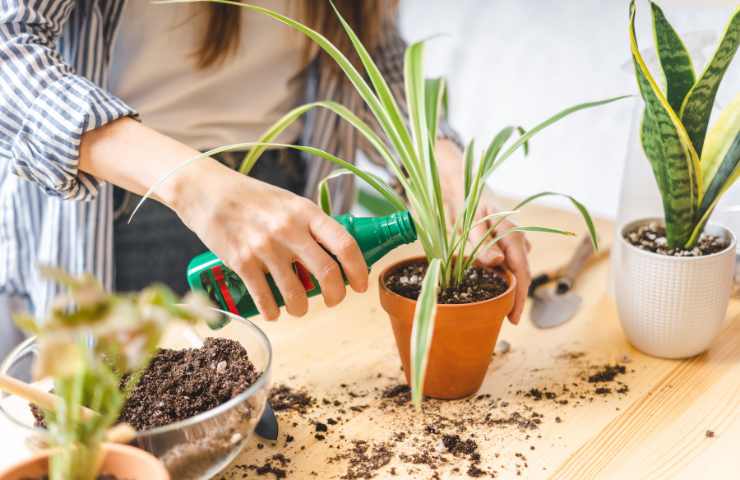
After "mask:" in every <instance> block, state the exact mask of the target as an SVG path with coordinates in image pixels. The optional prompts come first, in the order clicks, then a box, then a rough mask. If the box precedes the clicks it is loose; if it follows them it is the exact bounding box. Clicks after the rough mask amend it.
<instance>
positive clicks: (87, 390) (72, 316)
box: [15, 268, 214, 480]
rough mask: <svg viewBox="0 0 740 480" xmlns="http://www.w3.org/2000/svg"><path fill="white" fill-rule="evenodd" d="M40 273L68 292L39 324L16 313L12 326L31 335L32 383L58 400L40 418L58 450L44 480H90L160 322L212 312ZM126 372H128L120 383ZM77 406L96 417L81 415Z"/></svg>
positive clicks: (159, 295) (162, 295) (193, 303)
mask: <svg viewBox="0 0 740 480" xmlns="http://www.w3.org/2000/svg"><path fill="white" fill-rule="evenodd" d="M42 274H44V275H45V276H46V277H48V278H50V279H51V280H54V281H56V282H58V283H60V284H62V285H64V286H65V287H66V288H67V291H68V292H67V294H65V295H63V296H60V297H59V298H57V300H56V301H55V303H54V307H53V308H52V310H51V312H50V314H49V316H48V318H46V319H45V320H44V321H42V322H38V321H36V319H35V318H34V317H33V316H31V315H28V314H20V315H17V316H16V317H15V321H16V323H17V324H18V326H19V327H20V328H22V329H23V330H24V331H26V332H27V333H29V334H32V335H36V336H37V340H38V357H37V358H36V360H35V362H34V369H33V374H34V378H36V379H44V378H53V379H54V391H55V393H56V394H57V395H58V396H59V398H60V401H59V402H58V405H56V406H55V409H54V410H53V411H47V412H44V416H45V419H46V423H47V427H48V432H49V439H50V444H51V446H52V447H56V449H55V451H56V453H55V454H54V455H52V457H51V460H50V463H49V478H50V479H51V480H69V479H74V480H94V479H95V478H96V477H97V474H98V468H99V467H100V464H101V462H102V454H101V453H102V452H101V444H102V442H103V441H104V440H105V438H106V434H107V432H108V431H109V429H110V428H111V427H112V426H113V424H114V423H115V422H116V420H117V419H118V415H119V413H120V411H121V408H122V407H123V404H124V400H125V398H126V392H127V391H128V389H130V388H132V387H133V386H134V385H135V384H136V382H137V381H138V378H139V376H140V373H141V372H143V370H144V368H145V367H146V365H147V363H148V361H149V359H150V358H151V356H152V355H153V354H154V352H155V350H156V348H157V346H158V344H159V340H160V337H161V335H162V333H163V331H164V328H165V326H166V324H167V323H168V322H170V321H174V320H179V321H185V322H189V323H193V322H195V321H196V320H197V319H204V318H205V319H211V318H212V317H213V315H214V313H212V312H213V311H212V310H210V309H209V308H207V307H208V301H207V300H205V297H201V296H196V295H192V296H190V297H189V298H188V299H187V300H186V304H185V305H177V298H176V297H175V295H174V294H173V293H172V292H171V291H170V290H169V289H168V288H166V287H164V286H156V285H155V286H152V287H149V288H146V289H144V290H143V291H141V292H140V293H139V294H136V295H126V296H123V295H114V294H110V293H107V292H106V291H105V290H104V289H103V286H102V285H101V284H100V282H98V281H97V280H96V279H95V278H94V277H92V276H90V275H85V276H83V277H80V278H75V277H72V276H69V275H67V274H66V273H64V272H62V271H60V270H56V269H51V268H42ZM126 372H129V373H130V372H134V373H130V374H129V375H128V377H124V376H123V375H124V374H125V373H126ZM137 372H138V374H137ZM124 378H126V381H124ZM122 384H125V386H124V388H123V389H122V388H121V386H122ZM83 406H84V407H88V408H90V409H91V410H93V411H94V412H96V413H97V414H96V415H94V416H91V417H83V415H81V412H82V407H83ZM119 428H120V427H119ZM124 428H125V427H124ZM129 430H131V431H133V430H132V429H130V428H129Z"/></svg>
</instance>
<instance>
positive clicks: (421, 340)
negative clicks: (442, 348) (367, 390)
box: [409, 258, 441, 408]
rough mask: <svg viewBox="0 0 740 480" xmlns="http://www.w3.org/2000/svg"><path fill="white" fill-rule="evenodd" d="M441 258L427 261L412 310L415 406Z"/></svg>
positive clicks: (431, 328)
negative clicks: (425, 271)
mask: <svg viewBox="0 0 740 480" xmlns="http://www.w3.org/2000/svg"><path fill="white" fill-rule="evenodd" d="M440 267H441V260H440V259H438V258H434V259H432V260H431V261H430V262H429V267H428V268H427V273H426V275H425V276H424V280H423V281H422V282H421V292H420V293H419V298H418V300H417V302H416V309H415V310H414V323H413V326H412V327H411V372H410V375H409V376H410V378H411V399H412V400H413V402H414V405H416V407H417V408H419V407H421V400H422V394H423V391H424V379H425V377H426V371H427V363H428V362H429V349H430V348H431V346H432V337H433V335H434V320H435V317H436V313H437V292H438V289H439V273H440Z"/></svg>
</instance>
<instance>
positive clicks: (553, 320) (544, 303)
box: [529, 286, 581, 328]
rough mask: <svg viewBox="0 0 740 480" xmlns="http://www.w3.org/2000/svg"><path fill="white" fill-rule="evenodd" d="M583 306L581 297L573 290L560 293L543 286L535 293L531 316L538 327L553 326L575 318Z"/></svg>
mask: <svg viewBox="0 0 740 480" xmlns="http://www.w3.org/2000/svg"><path fill="white" fill-rule="evenodd" d="M580 306H581V297H579V296H578V295H577V294H575V293H573V292H566V293H562V294H559V293H557V292H556V291H555V289H553V288H550V287H545V286H542V287H540V288H538V289H537V290H536V291H535V293H534V302H533V305H532V310H531V311H530V314H529V318H530V319H531V320H532V323H533V324H534V326H535V327H537V328H553V327H557V326H560V325H562V324H564V323H565V322H567V321H568V320H570V319H571V318H573V316H574V315H575V314H576V313H577V312H578V309H579V308H580Z"/></svg>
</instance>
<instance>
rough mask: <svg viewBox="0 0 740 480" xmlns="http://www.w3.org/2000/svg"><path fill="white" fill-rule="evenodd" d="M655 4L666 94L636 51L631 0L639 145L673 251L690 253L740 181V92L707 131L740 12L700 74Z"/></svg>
mask: <svg viewBox="0 0 740 480" xmlns="http://www.w3.org/2000/svg"><path fill="white" fill-rule="evenodd" d="M650 5H651V8H652V20H653V32H654V37H655V46H656V50H657V53H658V59H659V61H660V66H661V70H662V73H663V77H664V88H661V87H660V86H659V85H658V82H657V81H656V80H655V78H654V77H653V75H652V74H651V72H650V71H649V70H648V68H647V65H646V64H645V60H644V59H643V57H642V55H641V54H640V51H639V49H638V47H637V37H636V35H635V16H636V13H637V7H636V5H635V1H634V0H632V2H631V3H630V19H629V35H630V49H631V51H632V59H633V61H634V65H635V76H636V77H637V84H638V86H639V89H640V94H641V95H642V98H643V100H644V103H645V110H644V112H643V115H642V125H641V131H640V139H641V142H642V147H643V150H644V151H645V155H646V156H647V158H648V160H649V161H650V165H651V166H652V170H653V174H654V175H655V180H656V181H657V184H658V189H659V190H660V195H661V198H662V202H663V211H664V216H665V224H666V225H665V226H666V236H667V240H668V246H669V247H671V248H691V247H693V246H694V244H695V243H696V241H697V240H698V238H699V236H700V235H701V233H702V231H703V229H704V225H705V224H706V222H707V220H708V219H709V216H710V215H711V214H712V211H713V210H714V208H715V207H716V205H717V202H718V201H719V199H720V197H721V196H722V195H723V194H724V193H725V192H726V191H727V190H728V189H729V188H730V187H731V186H732V184H733V183H734V182H735V180H737V177H738V175H740V168H738V162H739V161H740V94H738V95H737V96H736V97H735V98H734V100H732V101H731V102H730V104H729V105H728V106H727V107H725V109H724V110H723V111H722V112H721V113H720V114H719V116H718V118H717V120H716V122H715V123H714V124H713V125H712V126H711V127H710V126H709V118H710V116H711V113H712V109H713V107H714V104H715V96H716V94H717V89H718V88H719V85H720V82H721V81H722V78H723V76H724V74H725V72H726V71H727V68H728V67H729V66H730V62H732V59H733V57H734V55H735V52H737V49H738V45H739V44H740V7H738V8H737V9H736V10H735V12H734V13H733V15H732V17H731V19H730V21H729V23H728V25H727V27H726V29H725V31H724V34H723V35H722V38H721V39H720V41H719V45H718V46H717V50H716V51H715V53H714V55H713V56H712V58H711V59H710V60H709V63H708V64H707V65H706V67H705V68H704V71H703V72H702V73H701V74H700V75H698V76H697V75H696V74H695V72H694V66H693V64H692V62H691V57H690V55H689V52H688V51H687V49H686V47H685V46H684V44H683V42H682V41H681V38H680V37H679V35H678V33H677V32H676V31H675V30H674V29H673V27H672V26H671V24H670V23H669V22H668V20H667V19H666V17H665V15H664V14H663V11H662V10H661V9H660V7H659V6H658V5H656V4H655V3H653V2H651V3H650Z"/></svg>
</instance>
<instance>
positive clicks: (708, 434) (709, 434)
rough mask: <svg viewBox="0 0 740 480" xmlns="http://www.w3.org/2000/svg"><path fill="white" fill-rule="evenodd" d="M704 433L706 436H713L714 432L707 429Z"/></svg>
mask: <svg viewBox="0 0 740 480" xmlns="http://www.w3.org/2000/svg"><path fill="white" fill-rule="evenodd" d="M705 435H706V437H707V438H714V432H713V431H711V430H707V433H706V434H705Z"/></svg>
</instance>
